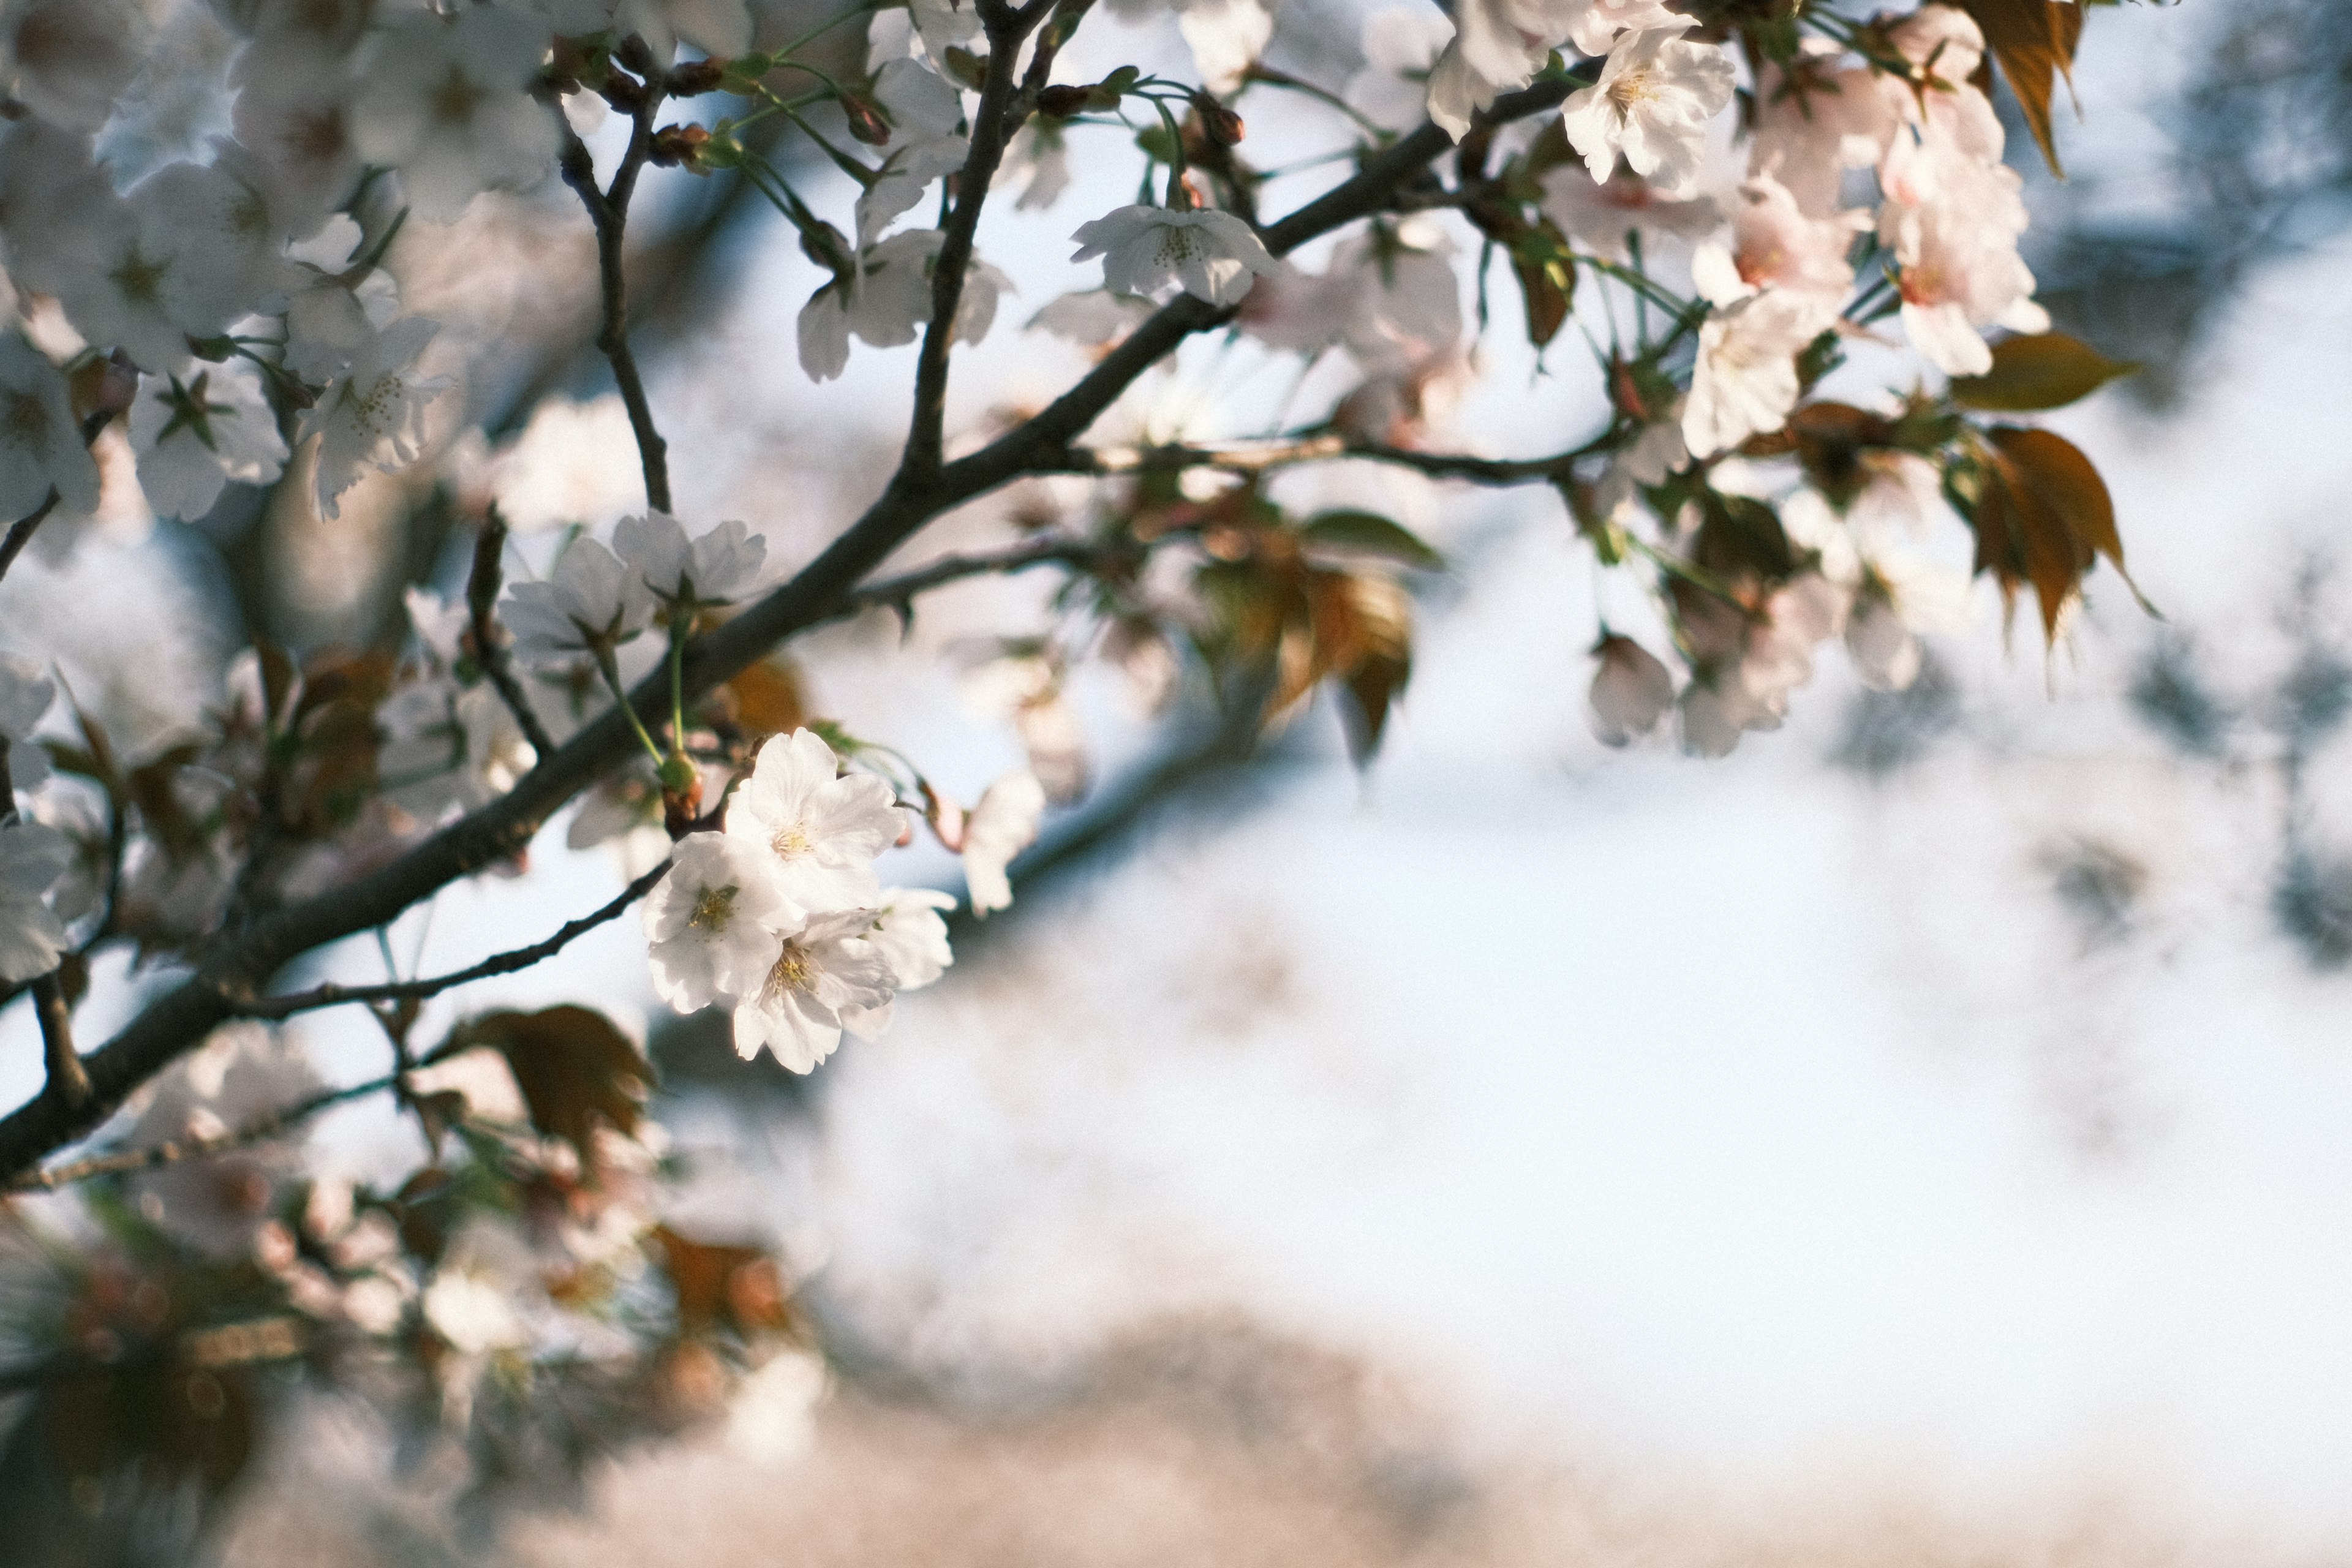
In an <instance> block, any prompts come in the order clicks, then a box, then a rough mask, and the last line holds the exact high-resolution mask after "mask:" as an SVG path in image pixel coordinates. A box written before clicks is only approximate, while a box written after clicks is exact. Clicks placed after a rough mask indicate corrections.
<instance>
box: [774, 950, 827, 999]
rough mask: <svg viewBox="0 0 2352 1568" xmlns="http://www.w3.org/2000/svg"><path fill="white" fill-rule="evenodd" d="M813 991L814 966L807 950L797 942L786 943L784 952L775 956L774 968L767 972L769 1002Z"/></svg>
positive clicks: (814, 979)
mask: <svg viewBox="0 0 2352 1568" xmlns="http://www.w3.org/2000/svg"><path fill="white" fill-rule="evenodd" d="M815 989H816V965H815V964H814V963H812V962H811V961H810V959H809V951H808V949H806V948H804V947H803V946H802V945H801V944H800V943H799V942H786V943H784V951H783V952H781V953H779V954H777V956H776V963H775V967H773V968H772V969H770V970H769V971H768V997H769V1000H771V1001H775V1000H779V999H781V998H782V997H785V996H789V995H792V994H794V993H796V992H803V991H814V990H815Z"/></svg>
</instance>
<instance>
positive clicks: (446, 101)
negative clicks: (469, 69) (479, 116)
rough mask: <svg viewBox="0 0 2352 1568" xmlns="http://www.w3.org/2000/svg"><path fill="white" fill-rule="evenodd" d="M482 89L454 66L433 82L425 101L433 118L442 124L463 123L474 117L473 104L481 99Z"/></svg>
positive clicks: (482, 96)
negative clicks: (437, 80)
mask: <svg viewBox="0 0 2352 1568" xmlns="http://www.w3.org/2000/svg"><path fill="white" fill-rule="evenodd" d="M484 96H485V94H484V93H483V91H482V89H480V88H478V87H476V86H475V85H474V84H473V83H472V82H470V81H467V79H466V73H465V72H464V71H461V70H459V69H458V68H457V67H456V66H454V65H453V66H451V67H450V68H449V74H448V75H447V76H446V77H444V78H442V79H441V80H440V81H439V82H437V83H436V84H435V86H434V89H433V91H432V94H431V96H430V97H429V99H428V100H427V101H428V102H429V103H430V104H431V106H432V109H433V118H434V119H436V120H437V121H440V122H441V123H442V124H444V125H464V124H466V123H467V122H468V121H471V120H472V119H473V118H474V106H475V105H476V104H478V103H479V102H481V101H482V99H483V98H484Z"/></svg>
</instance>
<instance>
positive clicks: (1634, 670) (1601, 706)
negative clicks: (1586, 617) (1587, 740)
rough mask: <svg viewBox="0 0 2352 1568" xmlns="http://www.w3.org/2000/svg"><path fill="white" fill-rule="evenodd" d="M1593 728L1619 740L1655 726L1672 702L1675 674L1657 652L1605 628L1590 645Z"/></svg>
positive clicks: (1607, 740)
mask: <svg viewBox="0 0 2352 1568" xmlns="http://www.w3.org/2000/svg"><path fill="white" fill-rule="evenodd" d="M1592 657H1593V659H1594V660H1595V663H1596V668H1594V669H1593V672H1592V708H1591V713H1590V715H1589V717H1590V719H1591V724H1592V733H1593V735H1594V736H1595V737H1596V738H1598V739H1599V740H1600V742H1601V744H1603V745H1607V746H1622V745H1624V744H1626V743H1627V742H1631V741H1632V740H1633V738H1634V737H1635V736H1638V735H1646V734H1648V733H1649V732H1650V731H1653V730H1654V729H1656V728H1657V727H1658V721H1659V720H1661V719H1663V718H1664V717H1665V714H1666V710H1667V709H1669V708H1671V707H1673V706H1674V705H1675V678H1674V677H1673V676H1672V675H1671V674H1669V673H1668V672H1667V669H1666V667H1665V666H1664V664H1663V663H1661V662H1660V661H1659V659H1658V657H1657V655H1655V654H1654V653H1652V652H1651V651H1650V650H1649V649H1648V648H1645V647H1643V646H1642V645H1641V644H1640V643H1637V642H1635V641H1634V640H1633V638H1632V637H1621V636H1619V635H1618V634H1617V633H1615V632H1604V633H1602V634H1601V640H1600V641H1599V642H1598V643H1596V644H1594V645H1593V648H1592Z"/></svg>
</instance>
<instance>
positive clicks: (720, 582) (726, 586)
mask: <svg viewBox="0 0 2352 1568" xmlns="http://www.w3.org/2000/svg"><path fill="white" fill-rule="evenodd" d="M613 549H614V553H616V554H618V555H619V556H620V558H621V559H622V560H624V561H625V562H627V563H629V564H630V565H632V566H634V567H635V568H636V569H637V574H638V575H639V576H640V577H643V578H644V579H645V583H646V587H648V588H650V589H652V590H653V594H654V597H655V598H656V599H659V600H661V601H662V603H664V604H666V605H671V606H673V607H676V608H680V609H684V610H686V611H688V612H691V611H692V610H693V608H694V606H695V605H731V604H733V603H734V602H735V601H736V600H738V599H740V598H741V597H743V596H744V595H747V594H749V593H751V590H752V589H754V588H756V587H758V586H759V584H760V579H761V574H762V573H763V572H764V570H765V568H766V566H767V560H768V542H767V541H766V540H764V539H762V538H761V537H760V536H759V535H758V534H755V533H753V532H752V531H751V525H750V524H749V523H745V522H740V521H730V522H722V523H720V524H719V526H718V527H716V528H714V529H712V530H710V531H709V532H707V533H705V534H703V535H702V537H700V538H699V539H693V540H689V539H688V538H687V536H686V525H685V524H683V523H681V522H679V521H677V519H676V518H674V517H672V516H670V515H669V513H667V512H666V511H651V512H647V513H646V515H645V516H643V517H625V518H623V519H622V520H621V521H619V522H618V523H617V524H615V525H614V529H613Z"/></svg>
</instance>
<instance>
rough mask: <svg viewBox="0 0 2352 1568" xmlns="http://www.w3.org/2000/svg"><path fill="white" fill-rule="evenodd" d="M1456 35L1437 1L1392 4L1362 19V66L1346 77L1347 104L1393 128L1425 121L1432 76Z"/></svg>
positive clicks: (1407, 129)
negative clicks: (1432, 2)
mask: <svg viewBox="0 0 2352 1568" xmlns="http://www.w3.org/2000/svg"><path fill="white" fill-rule="evenodd" d="M1453 39H1454V24H1453V23H1452V22H1450V21H1448V20H1447V19H1446V16H1445V13H1444V12H1443V11H1440V10H1438V9H1437V8H1436V7H1435V6H1433V5H1391V6H1387V7H1385V8H1383V9H1381V10H1378V11H1375V12H1373V13H1372V14H1371V15H1370V16H1367V17H1365V18H1364V29H1363V36H1362V40H1361V41H1362V45H1363V51H1364V68H1363V69H1362V70H1360V71H1358V72H1357V73H1356V74H1355V75H1354V76H1352V77H1350V78H1349V79H1348V86H1347V89H1346V92H1345V94H1344V96H1345V97H1346V99H1347V102H1348V107H1349V108H1350V109H1352V110H1355V111H1356V112H1357V113H1359V114H1360V115H1362V116H1363V117H1364V118H1365V119H1367V120H1369V121H1371V122H1372V123H1373V124H1375V125H1378V126H1381V128H1383V129H1384V130H1389V131H1410V130H1412V128H1413V127H1414V126H1416V125H1418V124H1420V123H1421V121H1422V116H1423V112H1424V109H1425V105H1426V102H1427V100H1428V98H1429V87H1428V81H1429V74H1430V71H1431V70H1432V68H1434V67H1435V65H1436V64H1437V58H1438V56H1439V55H1441V54H1443V53H1444V50H1445V46H1446V45H1447V44H1449V43H1451V42H1452V41H1453Z"/></svg>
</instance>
